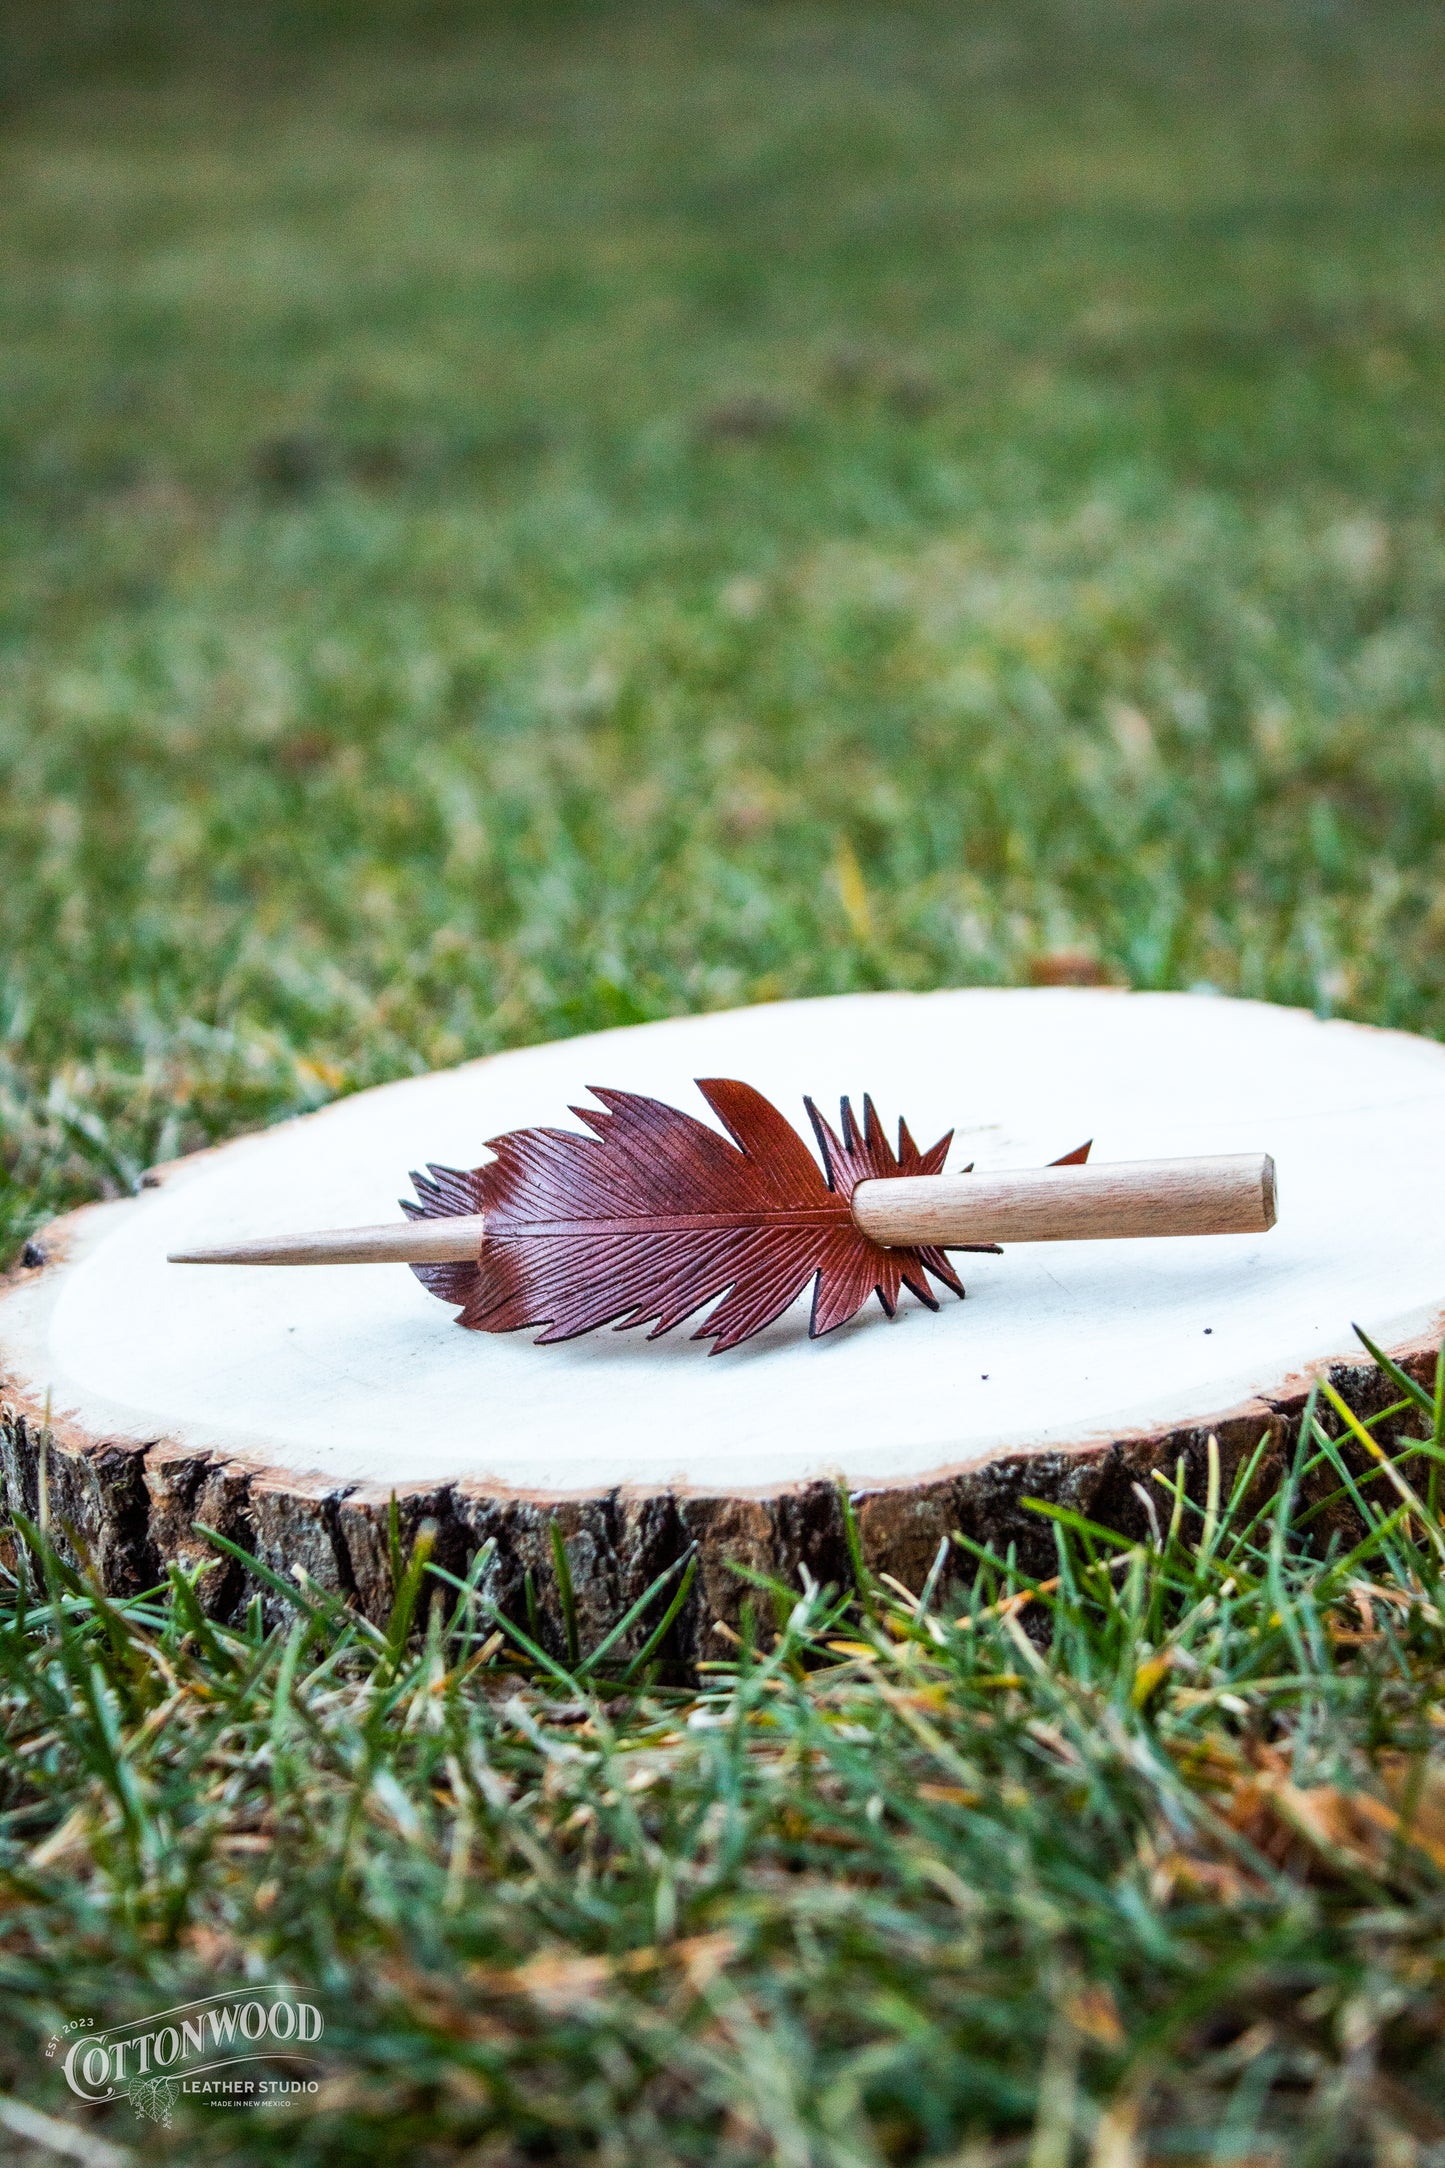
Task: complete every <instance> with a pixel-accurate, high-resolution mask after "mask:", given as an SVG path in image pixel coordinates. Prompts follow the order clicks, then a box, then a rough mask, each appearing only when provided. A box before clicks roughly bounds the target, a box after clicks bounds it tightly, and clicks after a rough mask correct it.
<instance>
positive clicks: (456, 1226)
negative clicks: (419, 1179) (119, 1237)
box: [166, 1212, 483, 1265]
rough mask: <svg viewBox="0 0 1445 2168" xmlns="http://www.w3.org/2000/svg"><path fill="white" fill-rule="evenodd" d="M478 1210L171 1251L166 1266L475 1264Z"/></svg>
mask: <svg viewBox="0 0 1445 2168" xmlns="http://www.w3.org/2000/svg"><path fill="white" fill-rule="evenodd" d="M482 1224H483V1216H482V1214H481V1213H480V1212H469V1213H458V1214H456V1215H454V1216H452V1217H446V1218H439V1219H423V1220H400V1221H397V1222H396V1223H394V1224H392V1225H389V1226H384V1227H333V1228H327V1229H324V1230H322V1231H320V1232H318V1233H316V1234H300V1235H263V1236H261V1237H259V1238H257V1239H255V1240H252V1241H249V1242H228V1243H219V1244H210V1243H208V1244H204V1245H198V1246H196V1247H194V1248H190V1249H184V1250H170V1251H168V1252H167V1255H166V1262H167V1264H171V1265H436V1264H463V1263H466V1262H468V1261H475V1259H476V1258H477V1256H478V1255H479V1254H480V1251H481V1247H482Z"/></svg>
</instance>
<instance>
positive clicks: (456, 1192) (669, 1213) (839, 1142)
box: [403, 1077, 963, 1354]
mask: <svg viewBox="0 0 1445 2168" xmlns="http://www.w3.org/2000/svg"><path fill="white" fill-rule="evenodd" d="M698 1089H699V1090H700V1091H701V1092H702V1094H703V1097H704V1098H705V1099H706V1100H707V1102H708V1104H709V1106H710V1107H711V1108H712V1109H713V1112H714V1113H715V1114H716V1115H717V1116H718V1117H719V1119H720V1120H721V1121H722V1123H723V1125H724V1127H725V1128H726V1130H727V1132H728V1136H727V1137H722V1136H719V1135H718V1133H717V1131H716V1130H715V1129H713V1128H711V1127H709V1126H708V1125H707V1124H706V1123H705V1122H700V1121H698V1120H696V1119H695V1118H694V1117H693V1116H692V1115H690V1114H684V1113H683V1112H681V1111H680V1109H678V1108H676V1107H670V1106H667V1105H665V1104H664V1103H663V1102H662V1101H661V1100H658V1099H648V1098H644V1097H642V1096H641V1095H640V1094H638V1093H636V1092H619V1091H607V1090H603V1089H600V1088H595V1087H594V1096H595V1097H596V1098H597V1099H598V1100H600V1101H601V1104H602V1108H603V1110H604V1111H603V1112H601V1113H599V1112H598V1111H597V1110H596V1109H595V1108H591V1107H574V1108H573V1110H572V1111H573V1112H574V1113H575V1114H576V1115H577V1116H578V1118H579V1119H580V1120H581V1121H583V1122H585V1123H586V1124H587V1127H588V1128H589V1129H590V1130H592V1131H593V1135H592V1136H590V1137H587V1136H578V1135H576V1134H575V1133H574V1132H572V1131H570V1130H564V1129H517V1130H512V1131H510V1132H509V1133H508V1134H507V1135H505V1136H501V1137H496V1138H493V1139H492V1140H491V1141H490V1144H489V1149H490V1150H491V1151H492V1152H494V1153H495V1155H496V1156H495V1158H493V1159H492V1160H491V1161H489V1162H488V1163H487V1164H486V1165H485V1166H482V1167H475V1168H472V1169H470V1170H469V1171H467V1170H461V1169H457V1168H452V1167H431V1168H430V1169H429V1170H428V1172H427V1173H426V1174H425V1175H421V1174H414V1175H413V1176H412V1181H413V1183H414V1184H415V1187H416V1192H417V1200H418V1201H417V1202H416V1203H411V1202H410V1201H407V1202H405V1203H404V1206H403V1209H404V1210H405V1211H406V1212H407V1214H408V1216H409V1217H410V1218H412V1219H422V1218H426V1219H432V1218H436V1217H439V1216H450V1215H453V1214H458V1213H465V1212H484V1213H485V1214H486V1217H487V1227H486V1239H485V1241H484V1243H483V1245H482V1252H481V1256H480V1257H479V1259H478V1261H477V1263H476V1264H474V1265H473V1264H459V1265H454V1264H448V1265H414V1266H413V1267H412V1269H413V1271H414V1272H415V1273H416V1275H417V1277H418V1279H420V1280H421V1281H422V1283H423V1285H424V1286H426V1287H428V1288H430V1289H431V1291H432V1293H433V1294H435V1295H438V1296H440V1297H441V1299H442V1301H444V1302H450V1303H455V1304H457V1305H458V1306H459V1307H460V1309H461V1318H460V1322H461V1323H462V1324H463V1325H467V1326H470V1327H471V1328H472V1329H473V1330H475V1331H480V1332H514V1331H517V1330H519V1329H520V1328H522V1327H525V1326H529V1325H544V1326H545V1327H546V1330H545V1331H544V1332H543V1333H541V1335H540V1336H539V1337H540V1339H541V1340H543V1341H551V1340H569V1339H572V1338H574V1337H575V1336H576V1335H577V1334H579V1333H585V1332H591V1331H594V1330H595V1329H596V1328H597V1327H598V1326H601V1325H609V1324H610V1325H615V1326H616V1327H618V1328H619V1329H621V1328H624V1327H627V1326H633V1325H642V1324H650V1325H651V1328H652V1329H651V1332H650V1333H649V1335H648V1337H649V1338H652V1339H655V1338H656V1337H657V1335H658V1334H659V1333H664V1332H669V1331H671V1329H672V1328H673V1326H675V1325H677V1324H680V1323H681V1322H682V1320H683V1319H684V1318H686V1317H688V1316H691V1315H692V1314H693V1313H694V1312H695V1311H697V1310H699V1309H701V1308H702V1307H703V1305H704V1304H706V1303H709V1302H713V1301H717V1307H716V1308H715V1309H714V1310H713V1311H712V1312H711V1313H710V1315H709V1316H708V1317H707V1319H706V1320H705V1322H704V1323H703V1324H702V1325H701V1326H700V1327H699V1328H698V1331H697V1333H696V1334H695V1335H694V1337H695V1338H697V1339H710V1340H711V1341H712V1343H713V1346H712V1349H711V1352H712V1353H713V1354H718V1353H720V1352H721V1351H722V1350H723V1349H724V1348H730V1347H736V1346H737V1344H738V1343H739V1341H741V1340H746V1339H748V1338H750V1337H751V1336H752V1334H754V1333H756V1332H761V1331H762V1329H763V1327H764V1326H765V1325H769V1324H771V1323H772V1321H773V1320H774V1318H776V1317H779V1316H780V1315H781V1314H782V1312H783V1311H784V1310H786V1309H787V1308H788V1306H789V1304H790V1303H792V1302H793V1301H794V1300H795V1298H796V1297H797V1296H798V1295H799V1294H801V1293H802V1291H803V1289H804V1288H805V1287H806V1286H807V1284H808V1282H809V1280H812V1281H813V1282H814V1293H813V1314H812V1321H811V1324H810V1327H809V1330H810V1332H811V1333H813V1334H814V1335H817V1334H819V1333H824V1332H831V1331H832V1330H833V1329H834V1328H835V1327H836V1326H838V1325H841V1324H843V1323H844V1322H845V1321H846V1320H847V1319H848V1318H850V1317H852V1316H853V1315H854V1314H855V1312H856V1311H857V1310H858V1309H859V1308H861V1306H862V1305H863V1303H865V1302H866V1301H867V1299H868V1297H869V1295H870V1294H874V1293H876V1294H877V1296H878V1298H879V1301H880V1302H881V1303H882V1305H883V1307H884V1309H885V1310H886V1311H887V1312H888V1314H889V1315H890V1316H891V1315H892V1314H893V1311H894V1309H895V1308H896V1306H897V1302H898V1297H899V1292H900V1289H901V1288H903V1287H908V1288H910V1289H911V1290H912V1291H913V1293H914V1294H916V1295H917V1296H918V1297H919V1299H920V1301H922V1302H926V1303H927V1304H929V1306H930V1307H931V1308H933V1309H936V1308H937V1307H938V1301H937V1297H936V1296H935V1295H934V1293H933V1291H932V1289H931V1288H930V1286H929V1283H928V1277H927V1275H928V1274H930V1273H931V1274H932V1275H933V1276H934V1277H935V1278H936V1279H938V1280H940V1281H941V1282H942V1284H943V1285H944V1286H945V1287H948V1288H951V1289H952V1290H953V1292H954V1293H955V1294H958V1295H962V1293H963V1287H962V1285H961V1283H960V1282H959V1279H958V1276H957V1274H956V1273H955V1272H954V1270H953V1267H952V1266H951V1265H950V1264H949V1262H948V1260H947V1258H946V1257H945V1256H944V1254H943V1252H942V1250H936V1249H884V1248H883V1247H882V1246H881V1245H880V1244H878V1243H876V1242H871V1241H869V1240H868V1238H867V1236H865V1235H864V1234H862V1233H861V1232H860V1230H859V1229H858V1227H857V1226H856V1225H855V1224H854V1221H853V1217H852V1214H851V1213H850V1211H849V1209H848V1200H849V1198H850V1197H851V1195H852V1193H853V1188H854V1185H855V1184H856V1183H858V1182H863V1181H870V1180H876V1179H878V1178H880V1177H887V1176H889V1175H898V1174H935V1173H937V1172H938V1171H939V1170H940V1169H941V1167H942V1165H943V1161H944V1157H945V1155H946V1153H947V1151H948V1147H949V1144H950V1142H951V1141H952V1132H951V1131H950V1133H949V1135H948V1136H946V1137H941V1138H940V1139H939V1141H938V1143H937V1144H935V1145H934V1146H933V1147H932V1148H931V1150H929V1151H927V1152H920V1151H919V1150H918V1148H917V1146H916V1145H915V1144H914V1142H913V1139H912V1137H911V1136H910V1135H909V1133H908V1128H907V1125H906V1124H905V1123H900V1125H899V1138H898V1149H897V1151H896V1152H895V1151H894V1150H893V1148H892V1147H891V1146H890V1145H889V1143H888V1140H887V1138H886V1137H885V1135H884V1134H883V1129H882V1125H881V1124H880V1122H879V1120H878V1117H877V1114H876V1112H875V1110H874V1107H873V1102H872V1100H871V1099H866V1098H865V1100H864V1102H863V1106H864V1115H863V1127H862V1130H861V1133H860V1131H859V1129H858V1127H857V1125H856V1123H855V1122H854V1119H853V1111H852V1108H851V1107H850V1105H849V1103H848V1101H847V1100H846V1099H845V1100H844V1101H843V1107H842V1119H841V1128H842V1135H841V1137H840V1136H837V1135H835V1134H834V1132H833V1130H832V1129H831V1128H830V1127H829V1126H828V1124H827V1123H826V1122H825V1121H824V1120H823V1118H822V1116H821V1115H820V1114H818V1112H817V1110H816V1109H815V1108H814V1107H813V1105H812V1102H811V1101H808V1102H806V1103H807V1106H808V1112H809V1114H810V1116H811V1117H812V1121H813V1127H814V1130H815V1132H816V1134H817V1138H818V1143H819V1146H820V1148H821V1151H822V1155H823V1161H824V1164H823V1166H822V1167H821V1168H820V1167H819V1165H818V1162H817V1161H816V1160H815V1159H814V1157H813V1155H812V1153H811V1152H810V1151H809V1150H808V1148H807V1146H806V1145H805V1144H804V1142H803V1140H802V1138H801V1137H800V1136H799V1135H798V1133H797V1131H796V1130H795V1129H793V1127H792V1126H791V1124H790V1123H788V1122H787V1121H785V1120H784V1118H783V1116H782V1115H781V1114H780V1113H779V1112H778V1110H777V1108H776V1107H774V1106H772V1105H771V1104H770V1102H769V1101H768V1100H766V1099H765V1098H764V1097H763V1096H762V1094H761V1093H760V1092H757V1091H754V1090H753V1088H752V1087H751V1085H748V1084H741V1083H738V1082H735V1081H733V1080H731V1079H729V1078H726V1077H712V1078H705V1079H700V1080H699V1084H698ZM728 1138H731V1139H732V1140H733V1141H732V1142H729V1141H728ZM719 1297H721V1298H722V1299H721V1300H720V1301H718V1300H717V1298H719Z"/></svg>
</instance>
